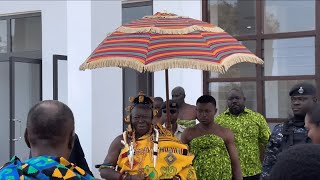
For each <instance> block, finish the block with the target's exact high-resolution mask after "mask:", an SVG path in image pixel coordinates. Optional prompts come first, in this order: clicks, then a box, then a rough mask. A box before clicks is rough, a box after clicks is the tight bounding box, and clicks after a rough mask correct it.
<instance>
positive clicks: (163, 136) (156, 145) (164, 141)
mask: <svg viewBox="0 0 320 180" xmlns="http://www.w3.org/2000/svg"><path fill="white" fill-rule="evenodd" d="M131 102H132V105H131V106H129V108H128V110H129V112H130V114H129V116H128V117H127V118H126V120H125V121H126V122H127V123H128V124H129V126H128V130H127V131H125V132H124V133H123V134H122V135H119V136H118V137H116V138H115V139H114V140H113V142H112V144H111V145H110V148H109V151H108V155H107V156H106V158H105V160H104V163H103V164H102V165H100V167H99V168H100V175H101V177H103V178H106V179H128V180H135V179H186V180H189V179H190V180H194V179H197V178H196V174H195V170H194V168H193V167H192V165H191V164H192V160H193V158H194V156H193V155H192V154H190V153H189V150H188V146H187V145H185V144H182V143H181V142H180V141H179V140H178V139H176V138H175V137H174V136H173V135H172V134H171V132H170V131H168V130H166V129H164V128H163V127H162V126H160V125H159V126H156V127H153V126H152V117H153V115H152V100H151V98H149V97H147V96H145V95H143V94H139V96H138V97H136V98H134V99H133V98H132V99H131Z"/></svg>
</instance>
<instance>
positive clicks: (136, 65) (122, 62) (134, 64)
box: [79, 57, 144, 72]
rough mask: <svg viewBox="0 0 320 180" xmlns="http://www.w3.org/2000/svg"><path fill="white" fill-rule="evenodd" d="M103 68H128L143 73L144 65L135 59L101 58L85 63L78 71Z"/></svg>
mask: <svg viewBox="0 0 320 180" xmlns="http://www.w3.org/2000/svg"><path fill="white" fill-rule="evenodd" d="M103 67H120V68H122V67H128V68H131V69H135V70H137V71H139V72H144V64H143V63H141V62H139V61H138V60H136V59H135V58H131V59H130V58H128V57H117V58H115V57H112V58H101V59H97V60H95V61H92V62H87V61H86V62H85V63H83V64H82V65H81V66H80V68H79V69H80V70H81V71H84V70H86V69H97V68H103Z"/></svg>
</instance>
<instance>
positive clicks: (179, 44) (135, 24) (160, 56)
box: [80, 13, 263, 129]
mask: <svg viewBox="0 0 320 180" xmlns="http://www.w3.org/2000/svg"><path fill="white" fill-rule="evenodd" d="M241 62H250V63H256V64H262V63H263V60H261V59H260V58H258V57H257V56H255V55H254V54H253V53H251V52H250V51H249V50H248V49H247V48H246V47H245V46H243V45H242V44H241V43H240V42H238V41H237V40H236V39H235V38H233V37H232V36H230V35H229V34H228V33H226V32H224V30H223V29H221V28H219V27H217V26H215V25H213V24H209V23H206V22H203V21H200V20H196V19H191V18H188V17H182V16H177V15H175V14H172V13H156V14H155V15H153V16H145V17H144V18H142V19H139V20H135V21H132V22H129V23H127V24H125V25H123V26H121V27H119V28H118V29H116V31H115V32H113V33H111V34H109V35H108V36H107V37H106V38H105V39H104V40H103V41H102V42H101V43H100V45H99V46H98V47H97V48H96V49H95V50H94V51H93V52H92V53H91V55H90V56H89V57H88V58H87V60H86V61H85V62H84V63H83V64H82V65H81V66H80V70H85V69H95V68H102V67H129V68H132V69H135V70H137V71H139V72H154V71H160V70H165V79H166V100H167V103H168V99H169V89H168V87H169V86H168V69H170V68H191V69H199V70H204V71H215V72H219V73H224V72H226V71H227V69H228V68H229V67H231V66H232V65H234V64H237V63H241ZM167 108H169V104H167ZM168 112H169V111H168ZM169 114H170V113H167V115H168V122H169V121H170V116H169ZM166 125H167V127H168V128H169V129H170V123H169V124H166Z"/></svg>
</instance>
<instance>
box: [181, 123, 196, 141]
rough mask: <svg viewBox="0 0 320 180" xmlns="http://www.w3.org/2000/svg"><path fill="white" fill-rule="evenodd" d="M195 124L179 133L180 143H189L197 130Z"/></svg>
mask: <svg viewBox="0 0 320 180" xmlns="http://www.w3.org/2000/svg"><path fill="white" fill-rule="evenodd" d="M196 126H197V125H196ZM196 126H193V127H189V128H186V129H185V130H184V131H183V133H182V135H181V141H182V143H184V144H189V142H190V141H191V140H192V139H193V138H194V137H195V134H196V131H197V129H196Z"/></svg>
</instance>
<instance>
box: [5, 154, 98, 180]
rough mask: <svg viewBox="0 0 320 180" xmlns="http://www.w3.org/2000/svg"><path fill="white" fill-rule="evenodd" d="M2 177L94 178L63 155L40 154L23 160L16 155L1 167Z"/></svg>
mask: <svg viewBox="0 0 320 180" xmlns="http://www.w3.org/2000/svg"><path fill="white" fill-rule="evenodd" d="M0 179H1V180H17V179H20V180H31V179H41V180H49V179H55V180H58V179H61V180H64V179H65V180H78V179H81V180H93V179H94V178H93V177H92V176H91V175H89V174H87V173H86V172H85V171H84V170H83V169H81V168H80V167H78V166H75V165H74V164H72V163H70V162H68V161H67V160H66V159H64V158H63V157H54V156H38V157H35V158H31V159H28V160H27V161H25V162H21V161H20V159H19V158H18V157H16V156H14V157H13V158H12V159H11V161H10V162H8V163H6V164H5V165H4V166H3V167H2V168H1V169H0Z"/></svg>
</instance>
